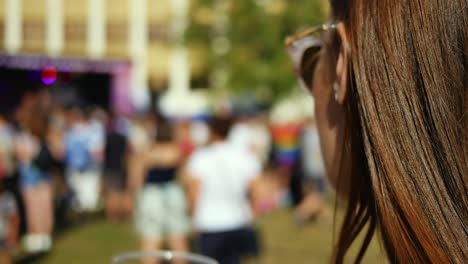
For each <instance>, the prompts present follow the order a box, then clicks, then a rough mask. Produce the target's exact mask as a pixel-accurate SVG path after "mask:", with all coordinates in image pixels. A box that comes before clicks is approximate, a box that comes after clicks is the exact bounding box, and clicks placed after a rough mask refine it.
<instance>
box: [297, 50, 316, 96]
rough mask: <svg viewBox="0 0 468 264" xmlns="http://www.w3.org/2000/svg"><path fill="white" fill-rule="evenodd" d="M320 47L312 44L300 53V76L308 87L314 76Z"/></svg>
mask: <svg viewBox="0 0 468 264" xmlns="http://www.w3.org/2000/svg"><path fill="white" fill-rule="evenodd" d="M319 52H320V47H318V46H314V47H310V48H308V49H307V50H306V51H305V52H304V54H303V55H302V59H301V64H300V77H301V78H302V80H303V81H304V84H305V85H306V86H308V87H310V85H311V84H312V80H313V78H314V71H315V66H316V65H317V62H318V58H319Z"/></svg>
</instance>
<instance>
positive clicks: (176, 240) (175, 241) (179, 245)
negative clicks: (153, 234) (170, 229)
mask: <svg viewBox="0 0 468 264" xmlns="http://www.w3.org/2000/svg"><path fill="white" fill-rule="evenodd" d="M168 243H169V248H170V249H171V250H172V251H176V252H188V251H189V250H188V245H187V239H186V237H185V236H172V237H170V238H169V240H168ZM161 246H162V242H161V240H158V239H148V238H145V239H143V240H142V242H141V249H142V251H143V252H156V251H159V250H160V249H161ZM142 263H143V264H159V263H160V261H158V260H153V259H145V260H143V262H142ZM172 263H174V264H185V263H187V262H186V261H182V260H175V261H173V262H172Z"/></svg>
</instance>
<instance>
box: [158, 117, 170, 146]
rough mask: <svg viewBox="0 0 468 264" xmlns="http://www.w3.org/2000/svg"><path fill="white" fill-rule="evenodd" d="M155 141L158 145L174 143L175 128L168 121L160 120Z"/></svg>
mask: <svg viewBox="0 0 468 264" xmlns="http://www.w3.org/2000/svg"><path fill="white" fill-rule="evenodd" d="M155 140H156V142H158V143H170V142H172V141H174V126H173V125H172V124H171V123H170V122H169V121H167V120H160V121H159V122H158V126H157V131H156V137H155Z"/></svg>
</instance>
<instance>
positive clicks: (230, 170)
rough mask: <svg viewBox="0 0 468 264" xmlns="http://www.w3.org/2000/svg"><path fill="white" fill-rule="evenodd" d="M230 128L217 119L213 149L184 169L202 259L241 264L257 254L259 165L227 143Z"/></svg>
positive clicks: (200, 153) (204, 150) (198, 154)
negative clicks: (255, 200) (255, 204)
mask: <svg viewBox="0 0 468 264" xmlns="http://www.w3.org/2000/svg"><path fill="white" fill-rule="evenodd" d="M230 126H231V122H230V120H228V119H226V118H217V117H215V118H213V119H212V120H211V121H210V130H211V144H209V145H208V146H207V147H205V148H202V149H200V150H198V151H197V152H195V153H194V154H193V155H192V156H191V158H190V159H189V160H188V163H187V168H186V173H187V175H186V176H187V179H188V182H189V185H188V197H189V203H190V208H191V209H192V213H193V224H194V228H195V229H196V230H197V231H198V232H199V234H200V237H199V238H200V240H199V246H200V251H201V252H200V253H201V254H203V255H205V256H209V257H212V258H214V259H216V260H217V261H218V262H219V263H223V264H231V263H232V264H236V263H240V262H241V260H242V259H243V258H244V257H248V256H252V255H256V254H257V253H258V247H257V244H256V239H255V233H254V231H253V229H252V222H253V215H254V213H253V210H252V207H251V199H250V198H249V197H250V195H251V194H252V191H253V189H254V188H255V185H256V182H257V179H258V176H259V175H260V173H261V163H260V161H259V160H258V159H257V158H256V157H255V155H254V154H253V153H251V152H249V151H247V150H244V149H242V148H238V147H236V146H235V145H233V144H232V143H230V142H228V141H227V140H226V137H227V135H228V133H229V130H230Z"/></svg>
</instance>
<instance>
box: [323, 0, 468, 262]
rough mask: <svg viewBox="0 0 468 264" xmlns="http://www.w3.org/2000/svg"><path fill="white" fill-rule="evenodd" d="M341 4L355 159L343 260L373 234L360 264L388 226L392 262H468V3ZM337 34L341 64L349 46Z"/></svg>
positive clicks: (333, 46)
mask: <svg viewBox="0 0 468 264" xmlns="http://www.w3.org/2000/svg"><path fill="white" fill-rule="evenodd" d="M331 6H332V17H333V19H334V20H336V21H339V22H342V23H344V25H345V27H346V29H347V33H348V38H349V42H350V43H349V44H350V58H351V59H350V64H349V69H350V76H351V77H350V82H349V83H350V87H349V95H350V96H349V97H348V99H347V101H346V103H345V104H346V110H347V117H346V120H347V133H346V137H347V142H348V143H347V144H346V145H345V146H344V151H345V152H346V153H348V154H349V155H351V156H352V158H353V162H352V163H353V164H352V166H353V168H352V170H351V171H352V172H351V175H349V177H351V180H349V181H346V182H351V184H352V186H351V188H350V189H351V191H350V192H349V193H348V197H347V200H348V208H347V212H346V215H345V219H344V222H343V225H342V227H341V231H340V234H339V238H338V243H337V246H336V248H335V254H334V262H336V263H342V262H343V261H344V258H345V255H346V253H347V251H348V249H349V247H350V246H351V244H352V243H353V242H354V241H355V240H356V238H357V236H358V235H359V234H360V233H362V232H364V233H365V235H364V237H365V239H364V242H363V244H362V245H361V250H360V252H359V254H358V255H357V256H356V258H355V261H356V262H360V261H361V259H362V257H363V255H364V253H365V251H366V249H367V247H368V245H369V243H370V240H371V238H372V237H373V234H374V231H375V230H376V229H378V230H379V232H380V236H381V238H382V240H383V245H384V247H385V249H386V253H387V255H388V258H389V261H390V262H391V263H467V261H468V195H467V193H468V192H467V191H468V179H467V175H468V171H467V154H468V149H467V148H468V146H467V137H468V133H467V130H466V125H467V123H468V113H467V100H468V95H467V94H468V2H467V0H450V1H446V0H406V1H403V0H401V1H398V0H379V1H368V0H331ZM329 40H330V41H329V43H328V45H327V46H326V54H327V55H328V56H327V58H328V59H329V61H330V62H331V63H330V65H332V64H333V63H334V62H336V58H337V52H338V48H339V45H340V43H339V38H338V37H337V36H336V34H334V35H333V36H331V37H330V39H329ZM343 176H344V175H343Z"/></svg>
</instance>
